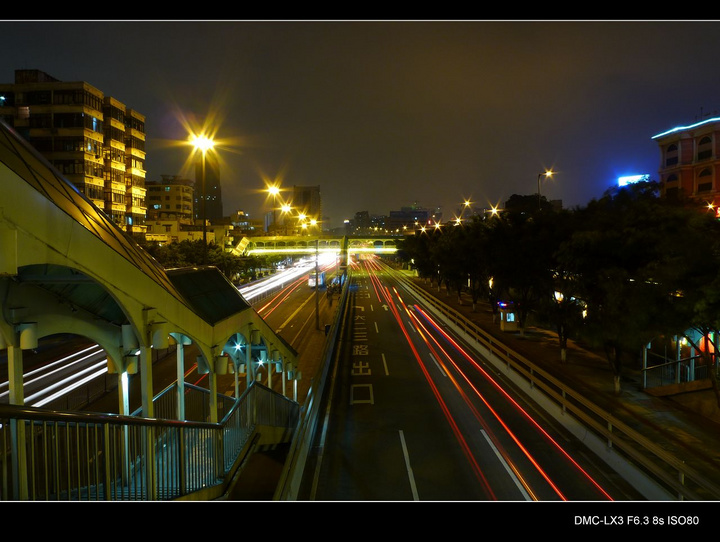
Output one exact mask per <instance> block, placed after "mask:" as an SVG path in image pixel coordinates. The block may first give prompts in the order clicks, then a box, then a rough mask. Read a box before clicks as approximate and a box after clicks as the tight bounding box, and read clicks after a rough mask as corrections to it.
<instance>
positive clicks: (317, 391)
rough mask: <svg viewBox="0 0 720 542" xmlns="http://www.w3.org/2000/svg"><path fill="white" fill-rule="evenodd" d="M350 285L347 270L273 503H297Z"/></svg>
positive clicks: (343, 317) (344, 314)
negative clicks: (315, 376)
mask: <svg viewBox="0 0 720 542" xmlns="http://www.w3.org/2000/svg"><path fill="white" fill-rule="evenodd" d="M349 285H350V270H349V269H348V271H347V275H346V278H345V281H344V283H343V287H342V290H341V292H340V299H339V301H338V304H337V307H336V308H335V316H334V318H333V323H332V324H331V326H330V330H329V331H328V334H327V338H326V340H325V347H324V349H323V354H322V358H321V359H322V360H323V361H322V364H321V367H322V370H321V371H320V372H319V373H318V377H317V378H316V379H315V380H314V381H313V383H312V385H311V386H310V389H309V390H308V394H307V398H306V400H305V402H304V403H303V406H302V409H301V411H300V417H299V419H298V423H297V427H296V429H295V432H294V438H293V441H292V444H291V446H290V450H289V452H288V456H287V459H286V461H285V465H284V466H283V471H282V473H281V476H280V481H279V482H278V485H277V488H276V490H275V494H274V496H273V500H276V501H294V500H297V497H298V494H299V492H300V486H301V484H302V478H303V474H304V470H305V462H306V459H307V456H308V452H309V450H310V447H311V446H312V444H313V441H314V440H315V434H316V430H317V426H318V415H319V413H320V407H321V403H322V400H323V397H324V395H325V385H326V383H327V380H328V373H329V370H330V367H331V366H332V358H333V356H335V354H336V348H335V346H336V343H337V335H338V332H339V330H340V329H342V325H341V324H342V322H343V320H344V319H345V316H346V310H345V309H346V307H347V298H348V292H349Z"/></svg>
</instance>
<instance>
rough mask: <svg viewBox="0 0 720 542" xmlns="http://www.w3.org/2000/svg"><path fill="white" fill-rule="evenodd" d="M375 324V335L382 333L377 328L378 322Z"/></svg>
mask: <svg viewBox="0 0 720 542" xmlns="http://www.w3.org/2000/svg"><path fill="white" fill-rule="evenodd" d="M374 323H375V333H380V330H379V329H378V327H377V322H374Z"/></svg>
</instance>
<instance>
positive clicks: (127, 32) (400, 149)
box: [0, 20, 720, 226]
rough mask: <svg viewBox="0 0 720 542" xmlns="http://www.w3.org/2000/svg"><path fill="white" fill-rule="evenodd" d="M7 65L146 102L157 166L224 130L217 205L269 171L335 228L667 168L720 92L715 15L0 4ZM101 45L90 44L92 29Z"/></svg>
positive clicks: (240, 196) (155, 169) (567, 196)
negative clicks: (245, 13)
mask: <svg viewBox="0 0 720 542" xmlns="http://www.w3.org/2000/svg"><path fill="white" fill-rule="evenodd" d="M0 30H2V32H0V44H2V45H4V47H3V50H4V51H5V53H6V54H4V55H3V59H2V60H1V61H0V82H10V81H12V78H13V72H14V70H15V69H20V68H32V69H39V70H43V71H45V72H47V73H49V74H51V75H53V76H54V77H56V78H58V79H60V80H62V81H86V82H88V83H89V84H91V85H93V86H95V87H97V88H99V89H102V90H103V91H104V92H106V93H107V94H108V95H111V96H114V97H116V98H117V99H119V100H121V101H122V102H123V103H126V104H128V105H129V106H130V107H132V108H134V109H136V110H137V111H139V112H141V113H142V114H144V115H146V117H147V122H146V125H147V161H146V164H145V166H146V168H147V171H146V173H147V178H148V179H157V178H159V177H160V176H161V175H163V174H171V175H174V174H180V175H190V173H189V172H188V171H187V170H186V169H185V162H186V160H187V156H188V148H187V146H186V145H182V143H183V142H185V141H186V140H187V136H188V133H187V132H188V128H189V127H191V126H192V127H196V128H197V127H202V126H203V125H204V124H205V123H207V124H208V125H209V126H211V127H212V130H213V134H214V135H215V136H216V137H217V139H218V140H219V141H221V143H222V144H220V145H218V146H217V148H216V150H217V152H218V154H219V157H220V160H221V179H222V191H223V201H224V203H225V208H226V209H225V213H226V214H228V213H230V212H231V211H232V210H235V209H243V210H245V211H246V212H248V213H249V214H250V215H251V216H255V217H261V216H262V215H263V214H264V213H265V212H267V211H268V210H269V208H268V206H267V199H266V196H265V193H264V189H265V184H264V182H265V180H266V179H276V180H279V181H280V182H281V183H282V185H283V186H288V187H290V186H293V185H298V186H303V185H306V186H312V185H319V186H321V187H322V194H323V207H324V215H325V216H327V217H328V219H329V221H330V222H331V224H330V225H331V226H337V225H341V224H342V223H343V220H345V219H348V218H352V216H353V214H354V212H355V211H356V210H364V209H367V210H368V211H369V212H372V213H385V212H389V210H391V209H400V208H401V207H402V206H404V205H408V204H410V203H412V202H415V201H417V202H419V203H420V204H421V205H423V206H426V207H433V208H434V207H438V206H439V207H440V208H441V209H442V210H443V212H444V213H445V214H452V213H453V212H454V211H455V210H456V209H457V208H458V207H459V206H461V205H462V202H463V201H464V200H465V199H468V198H470V199H472V200H473V201H475V202H477V205H482V206H488V207H489V206H492V205H497V204H498V203H499V202H502V201H504V200H506V199H507V198H509V197H510V196H511V195H513V194H534V193H535V192H536V178H537V175H538V173H539V172H541V171H544V170H545V169H546V168H553V169H554V170H556V171H557V175H556V176H554V178H553V179H552V181H549V182H546V183H544V184H543V187H542V194H543V195H544V196H545V197H547V198H548V199H557V200H562V201H563V205H564V206H566V207H573V206H577V205H586V204H587V203H588V202H589V201H590V200H591V199H594V198H598V197H601V196H602V194H603V193H604V192H605V191H606V190H607V189H608V188H610V187H612V186H615V184H616V182H617V178H618V177H620V176H623V175H641V174H647V175H649V176H650V177H651V178H657V173H658V167H659V164H658V162H659V160H658V155H659V153H658V147H657V144H656V142H655V141H653V139H652V137H653V136H654V135H656V134H659V133H662V132H664V131H666V130H669V129H671V128H673V127H675V126H678V125H683V124H692V123H693V122H697V120H700V119H702V118H707V117H708V116H710V115H713V114H714V113H713V112H715V111H717V110H718V109H720V105H719V104H718V101H719V99H718V88H720V72H718V70H713V69H711V66H714V65H715V56H714V55H715V51H717V50H718V46H720V31H719V30H720V23H719V22H716V21H632V20H623V21H613V20H605V21H603V20H600V21H572V20H569V21H567V20H557V21H553V20H546V21H532V20H530V21H512V20H510V21H503V20H499V21H483V20H477V21H462V20H458V21H453V20H447V21H392V20H391V21H373V20H368V21H312V20H310V21H292V20H288V21H242V20H237V21H232V20H231V21H182V20H176V21H132V20H128V21H4V22H1V23H0ZM99 43H102V44H103V46H102V47H99V46H98V45H97V44H99Z"/></svg>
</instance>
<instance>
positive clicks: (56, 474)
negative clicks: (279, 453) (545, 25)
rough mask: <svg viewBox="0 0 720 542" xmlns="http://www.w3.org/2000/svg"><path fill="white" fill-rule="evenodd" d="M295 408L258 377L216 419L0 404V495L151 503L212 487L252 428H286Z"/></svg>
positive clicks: (236, 458)
mask: <svg viewBox="0 0 720 542" xmlns="http://www.w3.org/2000/svg"><path fill="white" fill-rule="evenodd" d="M298 409H299V407H298V405H297V403H295V402H294V401H291V400H289V399H287V398H286V397H284V396H282V395H280V394H277V393H275V392H273V391H272V390H270V389H268V388H266V387H265V386H263V385H261V384H258V383H253V384H252V385H251V386H250V387H249V388H248V389H247V390H246V391H245V393H244V394H243V395H242V396H241V397H240V398H239V399H238V400H237V401H236V402H235V404H234V405H233V408H231V409H230V410H229V412H227V414H226V415H225V417H224V418H223V420H222V422H220V423H204V422H188V421H174V420H159V419H144V418H137V417H132V416H119V415H112V414H96V413H82V412H74V413H61V412H56V411H50V410H46V409H40V408H31V407H19V406H15V405H0V484H1V485H0V501H2V500H20V501H26V500H59V501H86V500H88V501H89V500H97V501H115V500H151V501H153V500H175V499H179V498H183V497H187V496H188V495H191V494H192V493H194V492H200V491H203V492H207V490H208V488H211V487H217V488H218V489H219V491H218V492H220V490H221V489H222V487H223V486H224V485H225V484H227V483H228V482H229V479H230V478H231V475H232V472H233V469H234V468H235V467H236V465H238V463H239V462H240V460H241V457H242V455H243V454H244V453H245V450H247V449H248V444H249V442H250V440H251V437H252V434H253V432H254V429H255V427H256V426H258V425H270V426H272V425H277V424H279V426H281V427H287V428H292V427H294V426H295V425H296V423H297V420H298ZM289 432H290V431H289V429H288V433H289Z"/></svg>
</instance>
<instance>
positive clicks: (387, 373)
mask: <svg viewBox="0 0 720 542" xmlns="http://www.w3.org/2000/svg"><path fill="white" fill-rule="evenodd" d="M381 355H382V359H383V367H385V376H387V375H389V374H390V371H388V366H387V361H385V354H381Z"/></svg>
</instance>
